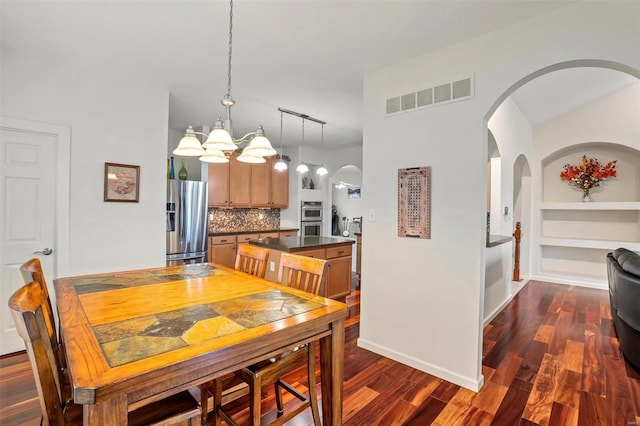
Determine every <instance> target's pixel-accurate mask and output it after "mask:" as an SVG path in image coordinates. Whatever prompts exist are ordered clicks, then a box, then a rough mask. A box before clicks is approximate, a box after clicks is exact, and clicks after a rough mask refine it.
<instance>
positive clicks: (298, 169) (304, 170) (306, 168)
mask: <svg viewBox="0 0 640 426" xmlns="http://www.w3.org/2000/svg"><path fill="white" fill-rule="evenodd" d="M303 145H304V117H302V142H300V164H298V167H296V172H298V173H303V174H304V173H307V172H308V171H309V166H307V165H306V164H304V161H302V146H303Z"/></svg>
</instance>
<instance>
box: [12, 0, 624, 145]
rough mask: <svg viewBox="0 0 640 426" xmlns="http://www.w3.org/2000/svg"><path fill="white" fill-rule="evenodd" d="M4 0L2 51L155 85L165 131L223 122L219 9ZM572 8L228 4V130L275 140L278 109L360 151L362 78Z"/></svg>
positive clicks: (221, 5)
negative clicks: (162, 93) (163, 92)
mask: <svg viewBox="0 0 640 426" xmlns="http://www.w3.org/2000/svg"><path fill="white" fill-rule="evenodd" d="M1 1H2V3H1V7H2V9H1V14H2V16H1V19H2V21H1V33H0V36H1V41H2V48H3V51H5V49H6V51H14V52H20V53H21V54H23V53H24V54H29V55H34V56H37V57H42V58H43V61H67V62H69V61H74V62H78V63H82V65H83V69H84V70H88V69H91V68H93V69H105V68H106V69H118V71H121V72H129V73H130V74H131V76H132V78H147V79H154V80H156V81H158V82H159V83H160V84H162V85H164V86H165V87H167V88H168V89H169V91H170V93H171V97H170V115H169V127H170V128H172V129H180V130H182V129H185V128H186V126H187V125H189V124H192V125H194V126H199V125H212V124H213V122H214V121H215V118H216V117H217V116H223V115H224V109H223V107H222V106H221V105H220V102H219V101H220V99H221V98H222V97H223V96H224V94H225V93H226V86H227V41H228V40H227V37H228V14H229V4H228V2H226V1H186V0H185V1H180V0H168V1H144V0H140V1H133V0H111V1H98V0H84V1H77V0H76V1H11V0H1ZM569 3H570V2H567V1H524V0H523V1H478V0H476V1H390V0H387V1H379V0H371V1H355V0H353V1H330V0H297V1H293V0H290V1H275V0H262V1H259V0H257V1H249V0H236V2H235V3H234V20H233V24H234V30H233V61H232V79H233V80H232V88H231V94H232V95H233V97H234V98H235V99H236V101H237V104H236V106H235V107H233V109H232V116H233V119H234V130H235V135H236V136H240V135H242V134H244V133H246V132H249V131H252V130H255V128H256V126H257V125H258V124H263V125H264V127H265V130H266V132H267V135H268V136H269V138H270V139H271V140H272V142H273V143H274V144H277V143H278V140H279V128H280V114H279V112H278V111H277V108H278V107H282V108H286V109H290V110H294V111H298V112H301V113H305V114H308V115H310V116H313V117H316V118H318V119H321V120H324V121H326V122H327V125H326V126H325V129H324V144H325V145H326V147H327V148H331V147H335V146H336V145H357V144H360V143H361V142H362V80H363V75H364V74H365V73H366V72H368V71H371V70H374V69H377V68H380V67H384V66H387V65H389V64H392V63H395V62H398V61H400V60H403V59H406V58H410V57H412V56H415V55H418V54H421V53H425V52H428V51H431V50H434V49H437V48H440V47H442V46H446V45H450V44H452V43H456V42H458V41H461V40H464V39H467V38H470V37H473V36H475V35H478V34H482V33H485V32H489V31H492V30H495V29H498V28H501V27H504V26H506V25H510V24H513V23H516V22H518V21H521V20H523V19H527V18H529V17H532V16H535V15H539V14H542V13H546V12H548V11H551V10H553V9H555V8H558V7H563V6H566V5H567V4H569ZM569 81H573V79H572V78H569ZM532 84H533V83H530V84H529V85H528V86H531V85H532ZM563 84H564V85H565V86H567V82H566V81H565V82H564V83H563ZM603 85H604V83H602V84H600V83H598V84H595V87H598V88H599V89H603V87H604V86H603ZM608 85H609V83H607V86H608ZM615 85H619V83H617V82H616V83H615V84H614V86H615ZM592 86H593V85H592ZM551 90H553V89H551ZM581 90H583V89H581ZM603 90H604V89H603ZM607 90H609V89H607ZM600 91H602V90H600ZM539 92H540V91H539V90H532V91H529V95H526V92H525V91H523V92H522V93H523V94H518V96H517V97H516V102H517V103H518V104H519V105H520V107H521V108H522V109H523V111H524V112H525V114H527V115H529V116H530V117H532V121H537V120H544V119H546V118H545V117H546V116H545V114H546V115H549V114H550V113H551V111H552V110H553V109H554V107H550V106H549V103H548V102H547V100H546V99H538V100H537V101H535V102H533V101H529V100H528V99H533V98H535V95H538V94H539ZM554 96H555V95H554ZM305 128H306V132H305V144H307V143H310V144H319V141H320V125H318V124H316V123H313V122H307V124H306V125H305ZM300 134H301V120H300V119H299V118H295V117H292V116H288V115H285V117H284V138H283V139H284V144H285V145H291V144H298V143H299V141H300Z"/></svg>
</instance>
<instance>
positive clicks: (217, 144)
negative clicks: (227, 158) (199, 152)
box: [202, 117, 237, 151]
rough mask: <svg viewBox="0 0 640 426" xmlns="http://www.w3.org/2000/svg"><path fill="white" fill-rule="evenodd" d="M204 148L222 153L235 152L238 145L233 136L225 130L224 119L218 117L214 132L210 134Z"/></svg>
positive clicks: (203, 145)
mask: <svg viewBox="0 0 640 426" xmlns="http://www.w3.org/2000/svg"><path fill="white" fill-rule="evenodd" d="M202 147H203V148H205V149H206V148H213V149H219V150H220V151H235V150H236V148H237V147H236V144H235V143H233V139H231V135H230V134H229V132H228V131H227V130H226V129H225V128H224V124H223V122H222V119H221V118H219V117H218V119H217V120H216V124H215V125H214V126H213V130H212V131H211V133H209V137H208V138H207V141H206V142H205V143H203V144H202Z"/></svg>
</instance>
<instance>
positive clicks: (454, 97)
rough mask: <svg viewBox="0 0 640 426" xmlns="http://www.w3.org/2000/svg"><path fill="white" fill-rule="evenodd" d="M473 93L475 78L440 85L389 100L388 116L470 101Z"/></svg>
mask: <svg viewBox="0 0 640 426" xmlns="http://www.w3.org/2000/svg"><path fill="white" fill-rule="evenodd" d="M473 92H474V85H473V77H469V78H465V79H462V80H456V81H453V82H450V83H445V84H439V85H437V86H434V87H429V88H427V89H422V90H418V91H417V92H413V93H407V94H404V95H401V96H396V97H394V98H389V99H387V115H389V114H396V113H399V112H406V111H412V110H415V109H419V108H426V107H432V106H436V105H442V104H447V103H451V102H455V101H461V100H465V99H470V98H472V97H473V95H474V93H473Z"/></svg>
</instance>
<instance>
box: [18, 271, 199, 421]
mask: <svg viewBox="0 0 640 426" xmlns="http://www.w3.org/2000/svg"><path fill="white" fill-rule="evenodd" d="M46 306H47V298H46V296H45V294H44V292H43V291H42V288H41V286H40V284H39V283H37V282H30V283H28V284H26V285H24V286H23V287H21V288H20V289H18V290H17V291H16V292H15V293H14V294H13V295H12V296H11V298H10V299H9V309H10V310H11V316H12V317H13V322H14V324H15V326H16V330H17V332H18V335H19V336H20V337H21V338H22V339H23V340H24V343H25V346H26V349H27V355H28V357H29V362H30V363H31V369H32V371H33V375H34V377H35V380H36V387H37V389H38V397H39V400H40V408H41V409H42V415H43V419H42V424H45V425H81V424H82V405H77V404H74V403H73V402H72V395H71V394H69V393H68V389H69V388H66V387H64V386H61V383H60V381H61V376H62V371H61V370H62V367H61V365H60V363H59V362H58V359H57V357H56V356H55V355H54V352H55V350H54V346H53V345H54V342H55V335H56V331H55V327H54V329H53V334H51V331H52V330H51V329H50V328H49V326H48V325H47V319H46V314H45V311H46V309H47V308H46ZM200 414H201V412H200V406H199V404H198V402H197V401H196V400H195V399H194V398H193V397H192V396H191V394H190V393H189V392H188V391H183V392H180V393H177V394H174V395H171V396H169V397H167V398H165V399H161V400H158V401H154V402H151V403H149V404H147V405H144V406H142V407H140V408H137V409H135V410H133V411H131V412H129V414H128V424H130V425H132V424H135V425H151V424H155V425H158V424H162V425H169V424H192V425H196V424H199V423H200ZM187 422H189V423H187Z"/></svg>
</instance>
